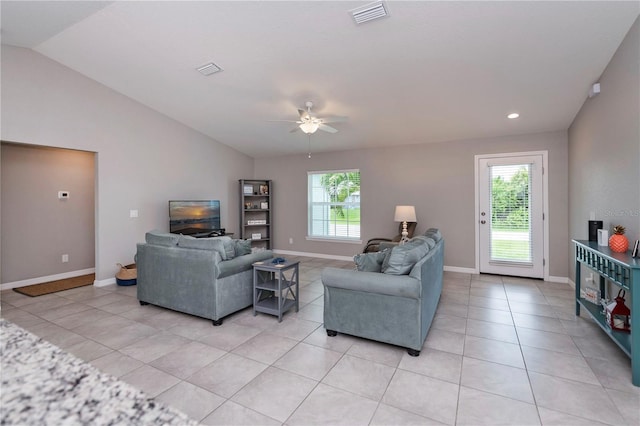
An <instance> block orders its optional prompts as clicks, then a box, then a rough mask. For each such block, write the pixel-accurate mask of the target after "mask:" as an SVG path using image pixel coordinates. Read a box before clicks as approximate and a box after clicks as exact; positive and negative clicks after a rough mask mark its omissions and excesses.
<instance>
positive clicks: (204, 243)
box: [178, 235, 226, 259]
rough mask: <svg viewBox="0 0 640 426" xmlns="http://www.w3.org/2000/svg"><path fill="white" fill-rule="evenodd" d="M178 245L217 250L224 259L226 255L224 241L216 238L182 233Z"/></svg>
mask: <svg viewBox="0 0 640 426" xmlns="http://www.w3.org/2000/svg"><path fill="white" fill-rule="evenodd" d="M178 247H183V248H191V249H197V250H213V251H217V252H218V253H220V257H221V258H222V259H224V258H225V256H226V252H225V250H224V245H223V244H222V241H220V240H218V239H216V238H194V237H191V236H189V235H180V239H179V240H178Z"/></svg>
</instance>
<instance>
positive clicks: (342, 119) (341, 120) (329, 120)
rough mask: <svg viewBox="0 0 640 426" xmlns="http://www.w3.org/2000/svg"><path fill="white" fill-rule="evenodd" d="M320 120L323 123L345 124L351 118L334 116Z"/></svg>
mask: <svg viewBox="0 0 640 426" xmlns="http://www.w3.org/2000/svg"><path fill="white" fill-rule="evenodd" d="M318 120H320V121H322V122H323V123H344V122H345V121H349V117H342V116H339V115H332V116H328V117H324V118H319V119H318Z"/></svg>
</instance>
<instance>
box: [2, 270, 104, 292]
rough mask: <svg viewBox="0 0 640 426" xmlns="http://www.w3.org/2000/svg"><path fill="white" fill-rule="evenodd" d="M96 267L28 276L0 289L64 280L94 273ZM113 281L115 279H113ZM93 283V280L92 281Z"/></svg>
mask: <svg viewBox="0 0 640 426" xmlns="http://www.w3.org/2000/svg"><path fill="white" fill-rule="evenodd" d="M95 272H96V268H87V269H81V270H79V271H71V272H64V273H62V274H55V275H47V276H46V277H37V278H29V279H27V280H20V281H13V282H10V283H3V284H0V290H10V289H12V288H17V287H26V286H28V285H34V284H42V283H48V282H49V281H56V280H64V279H66V278H73V277H79V276H81V275H87V274H95ZM114 282H115V281H114ZM94 284H95V281H94Z"/></svg>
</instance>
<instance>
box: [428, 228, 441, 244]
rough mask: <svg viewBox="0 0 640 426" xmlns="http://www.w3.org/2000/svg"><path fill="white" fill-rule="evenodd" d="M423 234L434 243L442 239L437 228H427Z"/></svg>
mask: <svg viewBox="0 0 640 426" xmlns="http://www.w3.org/2000/svg"><path fill="white" fill-rule="evenodd" d="M424 236H425V237H429V238H431V239H432V240H433V241H435V242H436V243H437V242H438V241H440V240H441V239H442V234H441V233H440V230H439V229H437V228H429V229H427V230H426V231H425V233H424Z"/></svg>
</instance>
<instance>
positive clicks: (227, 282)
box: [136, 231, 273, 325]
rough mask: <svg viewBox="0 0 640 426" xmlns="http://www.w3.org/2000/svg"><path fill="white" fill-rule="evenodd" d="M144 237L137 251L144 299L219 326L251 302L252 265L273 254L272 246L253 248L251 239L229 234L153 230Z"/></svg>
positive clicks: (141, 298)
mask: <svg viewBox="0 0 640 426" xmlns="http://www.w3.org/2000/svg"><path fill="white" fill-rule="evenodd" d="M145 240H146V243H145V244H138V246H137V254H136V264H137V269H138V282H137V296H138V300H139V301H140V304H141V305H146V304H149V303H150V304H153V305H157V306H162V307H165V308H169V309H173V310H175V311H179V312H184V313H187V314H191V315H197V316H199V317H203V318H209V319H211V320H212V321H213V324H214V325H221V324H222V318H223V317H225V316H227V315H229V314H231V313H233V312H236V311H238V310H240V309H243V308H246V307H247V306H251V305H252V303H253V296H252V293H253V267H252V266H251V265H252V264H253V263H254V262H257V261H260V260H266V259H270V258H272V257H273V253H272V251H271V250H265V251H261V252H257V253H251V247H250V244H249V242H248V241H242V240H232V239H231V238H229V237H215V238H198V239H196V238H193V237H189V236H184V235H176V234H168V233H162V232H158V231H151V232H147V234H146V235H145Z"/></svg>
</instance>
